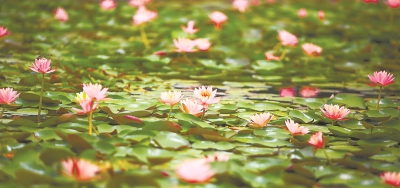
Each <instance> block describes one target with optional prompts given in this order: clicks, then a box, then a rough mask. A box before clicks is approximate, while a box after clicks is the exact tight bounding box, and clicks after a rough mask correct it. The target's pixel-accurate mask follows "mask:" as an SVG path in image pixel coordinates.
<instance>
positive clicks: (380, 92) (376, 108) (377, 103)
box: [375, 86, 383, 110]
mask: <svg viewBox="0 0 400 188" xmlns="http://www.w3.org/2000/svg"><path fill="white" fill-rule="evenodd" d="M382 89H383V87H382V86H379V95H378V101H377V102H376V107H375V110H378V108H379V103H380V102H381V95H382Z"/></svg>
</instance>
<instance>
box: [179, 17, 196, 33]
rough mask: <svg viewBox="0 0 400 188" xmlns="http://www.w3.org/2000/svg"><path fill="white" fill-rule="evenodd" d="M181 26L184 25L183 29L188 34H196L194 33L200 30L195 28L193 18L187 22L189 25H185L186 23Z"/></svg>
mask: <svg viewBox="0 0 400 188" xmlns="http://www.w3.org/2000/svg"><path fill="white" fill-rule="evenodd" d="M181 27H182V30H183V31H185V32H186V33H188V34H194V33H196V32H197V31H199V29H195V28H194V21H193V20H190V21H189V22H188V23H187V27H185V26H184V25H182V26H181Z"/></svg>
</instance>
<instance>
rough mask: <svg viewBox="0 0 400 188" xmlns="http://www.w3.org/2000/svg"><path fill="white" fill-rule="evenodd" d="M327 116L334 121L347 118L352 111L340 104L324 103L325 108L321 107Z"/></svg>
mask: <svg viewBox="0 0 400 188" xmlns="http://www.w3.org/2000/svg"><path fill="white" fill-rule="evenodd" d="M319 109H320V110H321V111H322V113H324V115H325V117H327V118H329V119H332V120H334V121H340V120H345V117H346V116H347V115H348V114H349V113H350V110H349V109H347V108H345V107H343V106H342V107H340V106H339V105H333V104H324V109H322V108H319Z"/></svg>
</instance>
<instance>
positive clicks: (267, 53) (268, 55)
mask: <svg viewBox="0 0 400 188" xmlns="http://www.w3.org/2000/svg"><path fill="white" fill-rule="evenodd" d="M265 60H267V61H269V60H276V61H279V60H281V58H280V57H278V56H274V54H272V53H271V52H265Z"/></svg>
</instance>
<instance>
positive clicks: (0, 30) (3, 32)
mask: <svg viewBox="0 0 400 188" xmlns="http://www.w3.org/2000/svg"><path fill="white" fill-rule="evenodd" d="M9 34H10V32H8V31H7V28H5V27H3V26H0V38H1V37H4V36H6V35H9Z"/></svg>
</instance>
